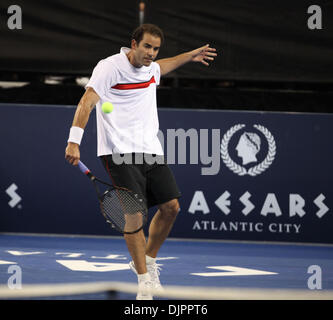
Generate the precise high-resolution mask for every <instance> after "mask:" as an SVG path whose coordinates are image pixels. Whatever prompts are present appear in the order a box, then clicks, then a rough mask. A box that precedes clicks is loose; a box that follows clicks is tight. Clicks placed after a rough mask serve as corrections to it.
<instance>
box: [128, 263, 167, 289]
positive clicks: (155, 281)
mask: <svg viewBox="0 0 333 320" xmlns="http://www.w3.org/2000/svg"><path fill="white" fill-rule="evenodd" d="M129 267H130V269H131V270H132V271H133V272H134V273H135V274H136V275H137V274H138V273H137V271H136V269H135V264H134V261H131V262H130V263H129ZM160 270H161V267H160V266H159V265H158V264H157V263H156V262H154V263H151V264H148V263H147V271H148V273H149V275H150V279H151V287H152V288H153V289H155V290H163V287H162V285H161V282H160V277H159V276H160Z"/></svg>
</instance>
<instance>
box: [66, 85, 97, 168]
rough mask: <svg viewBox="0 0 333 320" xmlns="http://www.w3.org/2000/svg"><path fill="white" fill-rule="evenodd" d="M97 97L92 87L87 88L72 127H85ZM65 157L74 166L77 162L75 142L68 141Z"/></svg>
mask: <svg viewBox="0 0 333 320" xmlns="http://www.w3.org/2000/svg"><path fill="white" fill-rule="evenodd" d="M99 99H100V98H99V96H98V94H97V93H96V92H95V90H94V89H92V88H88V89H87V91H86V92H85V93H84V95H83V96H82V98H81V100H80V102H79V104H78V106H77V108H76V111H75V115H74V119H73V123H72V127H79V128H81V129H84V128H85V127H86V125H87V123H88V120H89V116H90V113H91V111H92V110H93V109H94V107H95V105H96V103H97V102H98V101H99ZM65 158H66V160H67V161H68V162H69V163H71V164H73V165H75V166H76V165H77V164H78V162H79V160H80V149H79V145H78V144H77V143H73V142H68V144H67V148H66V153H65Z"/></svg>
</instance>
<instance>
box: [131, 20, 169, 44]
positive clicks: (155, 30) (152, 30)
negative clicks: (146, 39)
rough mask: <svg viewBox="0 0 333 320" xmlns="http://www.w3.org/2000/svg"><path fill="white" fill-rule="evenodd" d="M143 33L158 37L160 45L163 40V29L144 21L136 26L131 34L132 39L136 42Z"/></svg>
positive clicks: (141, 37) (140, 38)
mask: <svg viewBox="0 0 333 320" xmlns="http://www.w3.org/2000/svg"><path fill="white" fill-rule="evenodd" d="M145 33H149V34H151V35H153V36H155V37H159V38H160V39H161V45H162V43H163V42H164V34H163V31H162V30H161V29H160V28H159V27H158V26H156V25H154V24H150V23H145V24H142V25H141V26H140V27H138V28H136V29H135V30H134V32H133V34H132V39H134V40H135V41H136V42H137V44H139V42H140V41H141V40H142V39H143V35H144V34H145Z"/></svg>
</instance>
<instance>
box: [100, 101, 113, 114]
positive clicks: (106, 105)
mask: <svg viewBox="0 0 333 320" xmlns="http://www.w3.org/2000/svg"><path fill="white" fill-rule="evenodd" d="M102 110H103V112H104V113H110V112H112V111H113V104H112V103H111V102H104V103H103V104H102Z"/></svg>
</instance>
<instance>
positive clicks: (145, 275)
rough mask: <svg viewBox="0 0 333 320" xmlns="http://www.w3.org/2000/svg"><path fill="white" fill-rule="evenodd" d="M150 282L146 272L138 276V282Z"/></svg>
mask: <svg viewBox="0 0 333 320" xmlns="http://www.w3.org/2000/svg"><path fill="white" fill-rule="evenodd" d="M149 280H150V275H149V273H148V272H146V273H142V274H138V281H139V282H141V281H149Z"/></svg>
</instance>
